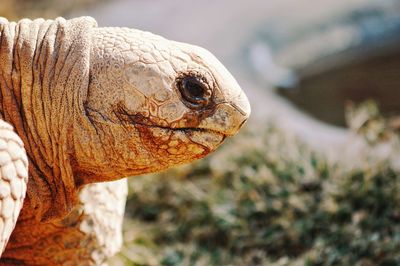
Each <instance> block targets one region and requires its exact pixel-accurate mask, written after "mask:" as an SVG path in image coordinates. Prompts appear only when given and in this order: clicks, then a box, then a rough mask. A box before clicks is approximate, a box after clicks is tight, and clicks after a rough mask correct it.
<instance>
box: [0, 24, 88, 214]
mask: <svg viewBox="0 0 400 266" xmlns="http://www.w3.org/2000/svg"><path fill="white" fill-rule="evenodd" d="M93 26H95V22H94V21H93V20H92V19H88V18H78V19H74V20H70V21H66V20H64V19H62V18H57V19H56V20H43V19H38V20H34V21H31V20H26V19H24V20H21V21H19V22H18V23H7V22H4V21H0V92H1V95H0V104H1V105H0V112H1V115H2V118H3V119H4V120H5V121H7V122H9V123H10V124H12V125H13V126H14V128H15V130H16V132H17V133H18V135H19V136H20V137H21V139H22V140H23V142H24V144H25V148H26V151H27V153H28V157H29V174H30V179H29V183H28V191H27V197H28V199H27V200H26V203H25V204H30V205H31V206H29V208H24V210H27V209H29V210H31V211H33V210H35V212H36V213H35V216H36V217H37V219H40V220H52V219H56V218H59V217H62V216H64V215H65V214H66V213H68V212H69V211H70V209H71V208H72V206H73V205H74V204H75V203H76V200H77V188H76V185H75V182H74V177H73V171H72V168H71V163H70V158H71V156H72V154H73V149H72V143H73V139H72V138H73V134H72V130H73V128H74V121H76V118H77V117H78V116H79V115H81V114H82V112H83V108H82V104H80V103H82V101H83V100H84V98H85V97H86V90H87V87H88V82H89V78H88V77H89V60H90V58H89V57H90V29H91V28H92V27H93Z"/></svg>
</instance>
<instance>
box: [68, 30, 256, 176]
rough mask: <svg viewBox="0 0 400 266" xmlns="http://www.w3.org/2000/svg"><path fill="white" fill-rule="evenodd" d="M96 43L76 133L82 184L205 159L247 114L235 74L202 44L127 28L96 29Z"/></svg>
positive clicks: (232, 133) (233, 132) (243, 97)
mask: <svg viewBox="0 0 400 266" xmlns="http://www.w3.org/2000/svg"><path fill="white" fill-rule="evenodd" d="M92 43H93V45H92V51H91V59H90V81H89V87H88V92H87V96H86V99H85V101H84V109H85V119H84V121H86V122H85V124H86V126H81V127H80V128H81V130H79V131H78V132H77V135H76V136H75V138H74V142H75V143H77V145H75V146H76V147H75V151H76V158H77V163H78V167H77V169H78V171H77V173H78V175H79V182H80V183H82V184H84V183H89V182H95V181H99V180H113V179H117V178H121V177H124V176H130V175H137V174H143V173H148V172H154V171H159V170H162V169H166V168H168V167H171V166H174V165H177V164H182V163H187V162H190V161H193V160H195V159H199V158H202V157H204V156H205V155H207V154H208V153H210V152H211V151H213V150H215V149H216V148H217V147H218V146H219V145H220V144H221V143H222V142H223V141H224V139H225V138H226V137H228V136H232V135H234V134H235V133H236V132H237V131H238V130H239V128H240V127H241V126H242V125H243V123H244V122H245V121H246V120H247V119H248V117H249V114H250V105H249V102H248V100H247V98H246V96H245V94H244V93H243V92H242V90H241V89H240V87H239V85H238V84H237V82H236V81H235V79H234V78H233V77H232V76H231V74H230V73H229V72H228V71H227V70H226V69H225V67H224V66H223V65H222V64H221V63H220V62H219V61H218V60H217V59H216V58H215V57H214V56H213V55H212V54H211V53H210V52H208V51H206V50H204V49H202V48H200V47H197V46H192V45H188V44H184V43H179V42H173V41H169V40H166V39H164V38H162V37H159V36H156V35H153V34H151V33H148V32H142V31H138V30H132V29H126V28H98V29H94V31H93V41H92ZM79 182H78V183H79Z"/></svg>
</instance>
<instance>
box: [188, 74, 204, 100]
mask: <svg viewBox="0 0 400 266" xmlns="http://www.w3.org/2000/svg"><path fill="white" fill-rule="evenodd" d="M183 87H184V89H185V90H186V92H187V93H188V94H189V95H191V96H193V97H194V98H202V97H203V96H204V92H205V88H204V85H203V84H202V83H201V82H200V81H199V80H198V79H197V78H195V77H189V78H185V79H184V80H183Z"/></svg>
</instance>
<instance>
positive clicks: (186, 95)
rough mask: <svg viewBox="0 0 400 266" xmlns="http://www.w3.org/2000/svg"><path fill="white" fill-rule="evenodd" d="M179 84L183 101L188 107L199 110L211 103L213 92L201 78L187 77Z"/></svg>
mask: <svg viewBox="0 0 400 266" xmlns="http://www.w3.org/2000/svg"><path fill="white" fill-rule="evenodd" d="M177 84H178V88H179V92H180V93H181V96H182V99H183V100H184V103H185V105H187V106H188V107H190V108H192V109H199V108H202V107H204V106H206V105H207V104H208V103H209V101H210V98H211V95H212V91H211V89H209V87H208V86H207V84H206V83H205V82H204V81H203V80H202V79H201V77H197V76H186V77H184V78H182V79H179V80H178V83H177Z"/></svg>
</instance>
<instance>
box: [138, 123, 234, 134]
mask: <svg viewBox="0 0 400 266" xmlns="http://www.w3.org/2000/svg"><path fill="white" fill-rule="evenodd" d="M132 124H133V125H134V126H136V125H139V126H142V127H148V128H160V129H165V130H172V131H183V132H193V131H196V132H203V133H213V134H217V135H222V136H223V137H224V138H225V137H227V136H228V135H227V134H225V133H223V132H221V131H217V130H213V129H208V128H197V127H175V128H174V127H166V126H160V125H149V124H146V123H141V122H137V121H136V122H133V123H132Z"/></svg>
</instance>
